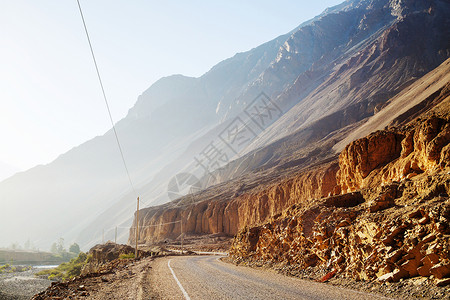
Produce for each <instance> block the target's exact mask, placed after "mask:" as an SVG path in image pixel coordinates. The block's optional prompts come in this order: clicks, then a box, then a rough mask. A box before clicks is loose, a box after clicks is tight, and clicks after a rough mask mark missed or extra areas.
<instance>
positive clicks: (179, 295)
mask: <svg viewBox="0 0 450 300" xmlns="http://www.w3.org/2000/svg"><path fill="white" fill-rule="evenodd" d="M148 276H149V278H148V284H150V286H151V290H152V293H151V294H152V296H153V297H152V298H156V299H192V300H195V299H358V300H361V299H387V298H383V297H380V296H377V295H374V294H366V293H362V292H358V291H354V290H348V289H343V288H339V287H334V286H331V285H327V284H323V283H317V282H312V281H307V280H301V279H298V278H292V277H287V276H284V275H281V274H277V273H275V272H271V271H263V270H257V269H252V268H248V267H241V266H235V265H233V264H229V263H225V262H222V261H220V260H219V257H217V256H176V257H166V258H160V259H156V260H155V261H154V262H153V263H152V269H151V271H150V272H149V275H148Z"/></svg>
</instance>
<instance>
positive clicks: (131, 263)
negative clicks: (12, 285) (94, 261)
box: [32, 257, 155, 300]
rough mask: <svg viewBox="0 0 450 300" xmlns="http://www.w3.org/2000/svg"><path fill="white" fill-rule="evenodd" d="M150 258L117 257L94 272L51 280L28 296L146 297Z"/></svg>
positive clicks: (84, 297) (73, 297) (51, 297)
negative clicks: (67, 279)
mask: <svg viewBox="0 0 450 300" xmlns="http://www.w3.org/2000/svg"><path fill="white" fill-rule="evenodd" d="M154 259H155V258H154V257H146V258H143V259H140V260H134V259H125V260H120V259H117V260H114V261H112V262H110V263H108V264H107V265H105V266H103V267H102V268H101V269H99V270H98V272H95V273H89V274H87V275H83V276H79V277H76V278H74V279H73V280H71V281H68V282H54V283H52V285H51V286H50V287H49V288H48V289H46V290H45V291H43V292H41V293H39V294H37V295H35V296H34V297H33V298H32V299H36V300H40V299H98V300H100V299H102V300H103V299H149V296H148V291H147V290H146V287H148V286H149V285H148V284H147V283H146V280H147V279H146V278H148V272H150V270H151V264H152V262H153V260H154Z"/></svg>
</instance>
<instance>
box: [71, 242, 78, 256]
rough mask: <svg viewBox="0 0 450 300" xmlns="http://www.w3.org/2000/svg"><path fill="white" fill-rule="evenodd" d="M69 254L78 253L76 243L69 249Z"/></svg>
mask: <svg viewBox="0 0 450 300" xmlns="http://www.w3.org/2000/svg"><path fill="white" fill-rule="evenodd" d="M69 252H72V253H75V254H78V253H80V246H79V245H78V244H77V243H73V244H72V245H70V247H69Z"/></svg>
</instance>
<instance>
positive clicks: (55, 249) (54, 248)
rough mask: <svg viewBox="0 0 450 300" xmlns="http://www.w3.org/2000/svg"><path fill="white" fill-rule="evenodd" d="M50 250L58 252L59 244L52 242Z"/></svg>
mask: <svg viewBox="0 0 450 300" xmlns="http://www.w3.org/2000/svg"><path fill="white" fill-rule="evenodd" d="M50 252H52V253H58V246H57V245H56V243H53V244H52V246H51V247H50Z"/></svg>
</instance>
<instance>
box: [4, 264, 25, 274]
mask: <svg viewBox="0 0 450 300" xmlns="http://www.w3.org/2000/svg"><path fill="white" fill-rule="evenodd" d="M31 268H32V267H31V266H11V265H10V264H6V265H2V266H0V274H3V273H14V272H25V271H28V270H31Z"/></svg>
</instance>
